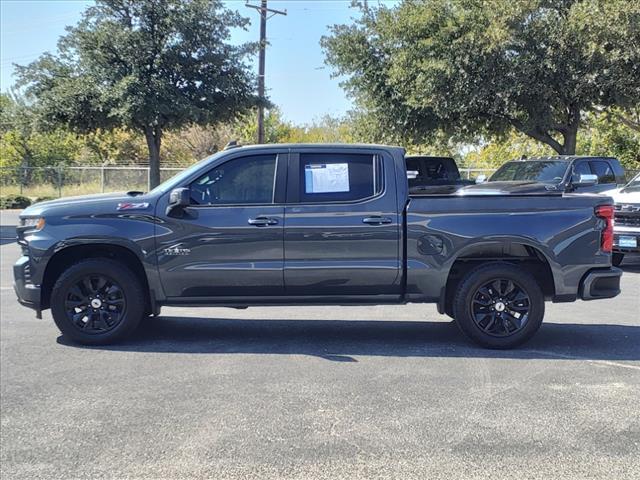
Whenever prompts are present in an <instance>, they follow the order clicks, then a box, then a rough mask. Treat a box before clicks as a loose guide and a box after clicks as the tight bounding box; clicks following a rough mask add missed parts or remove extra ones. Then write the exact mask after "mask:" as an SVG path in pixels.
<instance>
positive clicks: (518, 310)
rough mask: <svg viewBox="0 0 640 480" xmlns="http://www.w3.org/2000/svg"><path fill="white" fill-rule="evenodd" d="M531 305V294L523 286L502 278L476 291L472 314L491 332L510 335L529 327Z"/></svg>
mask: <svg viewBox="0 0 640 480" xmlns="http://www.w3.org/2000/svg"><path fill="white" fill-rule="evenodd" d="M530 305H531V300H530V299H529V295H527V293H526V291H525V290H524V289H523V288H522V287H521V286H520V285H518V284H517V283H516V282H514V281H512V280H509V279H507V278H498V279H495V280H493V281H491V282H488V283H486V284H484V285H482V286H481V287H480V288H478V289H477V290H476V291H475V294H474V295H473V298H472V300H471V313H472V317H473V321H474V322H475V324H476V325H477V326H478V328H480V329H481V330H482V331H483V332H485V333H486V334H487V335H491V336H494V337H506V336H509V335H513V334H514V333H516V332H518V331H520V330H522V329H523V328H524V327H525V325H526V324H527V321H528V320H529V309H530Z"/></svg>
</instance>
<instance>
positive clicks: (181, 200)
mask: <svg viewBox="0 0 640 480" xmlns="http://www.w3.org/2000/svg"><path fill="white" fill-rule="evenodd" d="M190 203H191V191H190V190H189V189H188V188H175V189H173V190H171V193H170V194H169V204H168V205H167V211H166V214H167V215H171V214H172V213H182V212H183V211H184V209H185V208H187V207H188V206H189V204H190Z"/></svg>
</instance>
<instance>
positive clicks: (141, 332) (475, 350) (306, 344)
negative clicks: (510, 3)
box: [58, 316, 640, 368]
mask: <svg viewBox="0 0 640 480" xmlns="http://www.w3.org/2000/svg"><path fill="white" fill-rule="evenodd" d="M58 343H61V344H64V345H68V346H75V347H79V348H88V349H101V350H112V351H127V352H158V353H187V354H193V353H199V354H235V353H241V354H268V355H310V356H315V357H319V358H323V359H326V360H330V361H336V362H357V361H358V360H357V357H361V356H391V357H470V358H511V359H567V360H609V361H615V360H640V326H623V325H600V324H598V325H584V324H557V323H549V324H543V326H542V328H541V329H540V330H539V332H538V333H537V334H536V336H535V337H534V338H533V339H532V340H531V341H530V342H528V343H527V344H526V345H524V346H522V347H520V348H517V349H514V350H487V349H482V348H479V347H476V346H474V345H473V344H471V343H470V342H468V341H466V339H465V338H464V337H463V336H462V333H461V332H460V331H459V330H458V328H457V327H456V325H455V324H454V323H453V322H430V321H425V322H413V321H411V322H407V321H368V320H235V319H212V318H194V317H169V316H162V317H157V318H150V319H148V320H145V322H144V325H143V326H142V327H141V328H139V329H138V331H137V332H135V334H134V335H133V337H132V338H130V339H129V340H128V341H126V342H124V343H121V344H118V345H113V346H104V347H82V346H79V345H75V344H72V343H70V342H69V341H68V340H67V339H66V338H64V337H59V338H58ZM635 368H640V367H635Z"/></svg>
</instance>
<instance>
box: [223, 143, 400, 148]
mask: <svg viewBox="0 0 640 480" xmlns="http://www.w3.org/2000/svg"><path fill="white" fill-rule="evenodd" d="M309 147H313V148H318V147H320V148H354V149H355V148H394V149H395V148H399V149H402V150H404V147H401V146H399V145H379V144H374V143H263V144H257V145H231V146H229V150H235V149H236V148H241V149H243V150H245V149H246V150H257V149H278V148H309Z"/></svg>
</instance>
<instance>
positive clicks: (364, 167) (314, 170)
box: [299, 153, 382, 203]
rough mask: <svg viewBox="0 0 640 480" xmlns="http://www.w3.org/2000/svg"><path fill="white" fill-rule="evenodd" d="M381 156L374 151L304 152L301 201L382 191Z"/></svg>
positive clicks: (339, 198)
mask: <svg viewBox="0 0 640 480" xmlns="http://www.w3.org/2000/svg"><path fill="white" fill-rule="evenodd" d="M381 165H382V162H381V159H380V158H379V157H378V156H376V155H360V154H326V153H303V154H301V155H300V178H299V181H300V202H302V203H321V202H346V201H354V200H362V199H364V198H368V197H372V196H374V195H376V194H378V193H380V192H381V191H382V185H381V183H382V174H381V170H382V168H381Z"/></svg>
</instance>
